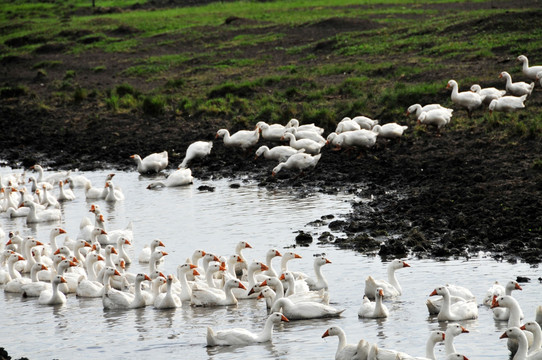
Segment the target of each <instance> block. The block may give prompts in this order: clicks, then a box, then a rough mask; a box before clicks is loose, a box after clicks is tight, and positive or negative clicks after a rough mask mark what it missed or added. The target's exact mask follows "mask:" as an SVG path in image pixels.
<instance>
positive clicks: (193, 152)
mask: <svg viewBox="0 0 542 360" xmlns="http://www.w3.org/2000/svg"><path fill="white" fill-rule="evenodd" d="M212 148H213V142H212V141H196V142H193V143H192V144H190V145H189V146H188V149H186V154H185V156H184V159H183V161H182V162H181V164H180V165H179V166H178V168H179V169H184V168H186V167H187V165H188V163H189V162H190V161H192V160H194V159H201V158H204V157H206V156H207V155H209V154H210V153H211V150H212Z"/></svg>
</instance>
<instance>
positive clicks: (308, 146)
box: [281, 132, 325, 155]
mask: <svg viewBox="0 0 542 360" xmlns="http://www.w3.org/2000/svg"><path fill="white" fill-rule="evenodd" d="M281 140H286V141H287V142H288V144H289V145H290V146H291V147H293V148H294V149H297V150H301V149H305V153H307V154H311V155H316V154H319V153H320V149H321V148H322V147H323V146H324V145H325V140H324V142H323V143H322V142H320V143H319V142H316V141H314V140H311V139H299V140H298V139H296V137H295V135H294V134H292V133H290V132H285V133H284V135H283V136H282V138H281Z"/></svg>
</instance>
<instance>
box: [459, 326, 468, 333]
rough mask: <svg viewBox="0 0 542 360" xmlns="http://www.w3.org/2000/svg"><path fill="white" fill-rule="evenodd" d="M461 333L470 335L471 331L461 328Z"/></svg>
mask: <svg viewBox="0 0 542 360" xmlns="http://www.w3.org/2000/svg"><path fill="white" fill-rule="evenodd" d="M461 332H462V333H468V332H469V331H468V330H467V329H465V328H464V327H463V326H461Z"/></svg>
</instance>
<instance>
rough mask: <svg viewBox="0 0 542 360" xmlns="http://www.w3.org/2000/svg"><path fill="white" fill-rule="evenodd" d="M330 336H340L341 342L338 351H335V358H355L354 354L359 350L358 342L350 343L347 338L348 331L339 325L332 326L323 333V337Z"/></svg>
mask: <svg viewBox="0 0 542 360" xmlns="http://www.w3.org/2000/svg"><path fill="white" fill-rule="evenodd" d="M328 336H337V337H338V338H339V344H338V345H337V351H336V352H335V360H351V359H354V355H355V354H356V352H357V348H358V345H357V344H355V345H354V344H348V342H347V340H346V333H345V332H344V330H343V329H341V328H340V327H339V326H332V327H330V328H329V329H327V330H326V332H325V333H324V334H323V335H322V338H325V337H328Z"/></svg>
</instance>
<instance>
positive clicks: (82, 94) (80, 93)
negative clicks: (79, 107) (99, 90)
mask: <svg viewBox="0 0 542 360" xmlns="http://www.w3.org/2000/svg"><path fill="white" fill-rule="evenodd" d="M87 96H88V92H87V90H86V89H85V88H82V87H79V86H78V87H76V88H75V91H74V92H73V102H75V103H80V102H81V101H83V100H85V99H86V98H87Z"/></svg>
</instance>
